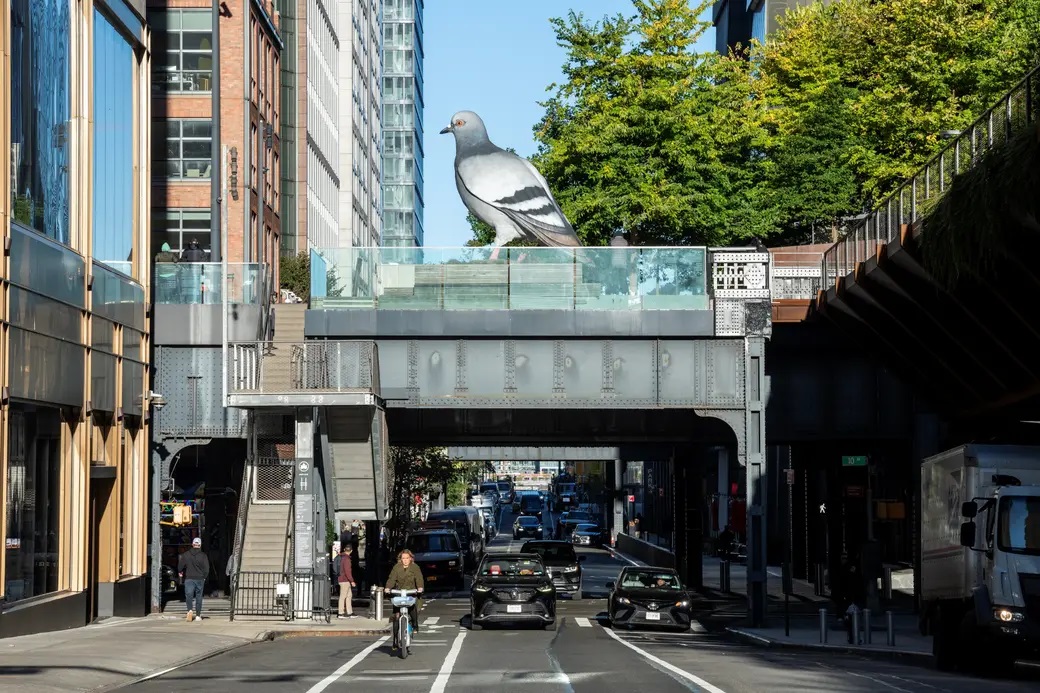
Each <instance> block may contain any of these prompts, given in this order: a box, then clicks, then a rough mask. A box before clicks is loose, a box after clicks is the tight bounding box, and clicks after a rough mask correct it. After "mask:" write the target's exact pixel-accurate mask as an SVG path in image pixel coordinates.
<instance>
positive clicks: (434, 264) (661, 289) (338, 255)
mask: <svg viewBox="0 0 1040 693" xmlns="http://www.w3.org/2000/svg"><path fill="white" fill-rule="evenodd" d="M707 255H708V253H707V249H705V248H703V247H678V248H647V247H621V248H617V247H602V246H599V247H590V248H500V249H498V250H497V251H496V249H494V248H488V247H484V248H389V247H387V248H337V249H329V250H312V251H311V307H312V308H328V309H334V308H377V309H378V308H381V309H394V310H534V309H543V310H546V309H547V310H706V309H707V308H708V290H707V272H708V270H707Z"/></svg>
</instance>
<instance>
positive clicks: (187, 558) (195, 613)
mask: <svg viewBox="0 0 1040 693" xmlns="http://www.w3.org/2000/svg"><path fill="white" fill-rule="evenodd" d="M177 572H178V573H179V574H180V576H181V579H182V580H184V605H185V606H186V607H188V617H187V618H188V620H189V621H201V620H202V592H203V590H204V589H205V587H206V578H207V577H209V557H208V556H207V555H206V554H205V553H204V552H203V551H202V539H201V538H199V537H195V538H194V539H192V540H191V548H190V549H188V550H187V551H185V552H184V553H182V554H181V555H180V557H179V558H178V559H177Z"/></svg>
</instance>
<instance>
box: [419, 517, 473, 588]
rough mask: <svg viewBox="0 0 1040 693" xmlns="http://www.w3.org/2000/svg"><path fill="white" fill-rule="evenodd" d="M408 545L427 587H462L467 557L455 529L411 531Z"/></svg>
mask: <svg viewBox="0 0 1040 693" xmlns="http://www.w3.org/2000/svg"><path fill="white" fill-rule="evenodd" d="M404 545H405V547H406V548H407V549H408V550H409V551H411V552H412V553H413V554H414V555H415V563H416V564H417V565H418V566H419V568H421V569H422V572H423V579H424V580H425V582H426V587H427V588H428V589H437V588H438V587H441V586H443V587H444V588H445V589H459V590H461V589H462V588H463V570H464V567H463V566H464V563H465V561H464V557H463V552H462V545H461V542H459V535H458V534H456V533H455V530H453V529H421V530H418V531H415V532H411V533H409V534H408V538H407V539H405V542H404Z"/></svg>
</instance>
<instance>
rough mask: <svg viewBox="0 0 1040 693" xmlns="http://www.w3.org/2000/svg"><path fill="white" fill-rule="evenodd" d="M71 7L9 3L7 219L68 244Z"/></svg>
mask: <svg viewBox="0 0 1040 693" xmlns="http://www.w3.org/2000/svg"><path fill="white" fill-rule="evenodd" d="M69 6H70V5H69V3H68V2H67V1H65V0H12V1H11V23H10V28H11V44H10V49H11V71H10V79H11V83H10V86H9V87H8V88H9V89H10V93H11V157H10V158H11V175H12V180H11V216H12V218H13V219H14V220H15V221H17V222H19V223H21V224H24V225H26V226H28V227H30V228H32V229H35V230H36V231H39V232H40V233H42V234H44V235H46V236H49V237H51V238H53V239H55V240H57V241H59V242H60V243H64V244H68V243H69V173H68V170H69V132H68V129H69V110H70V99H69V36H70V34H71V33H72V32H71V27H70V24H69Z"/></svg>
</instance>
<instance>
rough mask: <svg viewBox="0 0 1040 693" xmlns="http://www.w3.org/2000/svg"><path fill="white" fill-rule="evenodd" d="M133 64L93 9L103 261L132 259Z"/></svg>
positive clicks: (97, 225)
mask: <svg viewBox="0 0 1040 693" xmlns="http://www.w3.org/2000/svg"><path fill="white" fill-rule="evenodd" d="M134 63H135V59H134V55H133V51H132V49H131V47H130V44H129V43H127V41H126V40H125V39H124V38H123V37H122V35H121V34H119V33H118V32H117V31H116V29H115V27H113V26H112V25H111V24H110V23H109V22H108V20H107V19H106V18H105V16H104V15H103V14H101V13H100V12H99V11H98V10H96V9H95V10H94V241H93V243H94V248H93V255H94V258H95V259H96V260H99V261H101V262H118V263H127V262H130V261H132V260H133V244H134V231H133V230H134V202H133V196H134ZM120 269H123V268H122V267H121V268H120ZM126 269H130V270H131V272H132V267H127V268H126Z"/></svg>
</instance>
